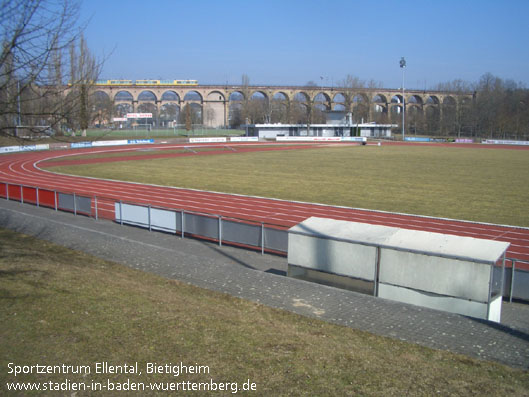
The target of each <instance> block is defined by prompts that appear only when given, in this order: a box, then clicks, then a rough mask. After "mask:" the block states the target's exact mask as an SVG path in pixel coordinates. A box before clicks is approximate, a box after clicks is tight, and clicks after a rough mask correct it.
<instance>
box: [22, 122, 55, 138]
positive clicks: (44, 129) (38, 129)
mask: <svg viewBox="0 0 529 397" xmlns="http://www.w3.org/2000/svg"><path fill="white" fill-rule="evenodd" d="M12 128H13V129H14V131H15V136H16V137H18V138H37V137H42V136H43V135H46V136H51V135H54V134H55V131H54V130H53V129H52V128H51V126H50V125H16V126H14V127H12Z"/></svg>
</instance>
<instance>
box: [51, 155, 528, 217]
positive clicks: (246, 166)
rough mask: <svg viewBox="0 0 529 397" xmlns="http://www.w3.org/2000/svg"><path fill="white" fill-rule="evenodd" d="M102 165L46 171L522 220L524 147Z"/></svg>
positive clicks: (525, 169) (445, 214)
mask: <svg viewBox="0 0 529 397" xmlns="http://www.w3.org/2000/svg"><path fill="white" fill-rule="evenodd" d="M109 164H110V165H109ZM109 164H90V165H80V166H67V167H53V168H52V169H53V170H55V171H58V172H65V173H69V174H78V175H86V176H95V177H101V178H109V179H118V180H127V181H137V182H144V183H152V184H158V185H169V186H177V187H188V188H194V189H204V190H212V191H220V192H230V193H239V194H246V195H256V196H264V197H274V198H281V199H286V200H299V201H306V202H316V203H324V204H333V205H342V206H348V207H359V208H368V209H375V210H383V211H395V212H404V213H410V214H420V215H429V216H439V217H446V218H454V219H464V220H472V221H481V222H491V223H498V224H510V225H518V226H529V211H527V204H528V197H529V188H528V187H529V151H525V150H508V149H476V148H461V147H442V146H439V147H432V146H421V145H413V146H391V145H382V146H380V147H378V146H356V147H332V148H331V147H329V148H321V149H311V150H289V151H270V152H254V153H240V154H237V155H213V156H196V157H185V158H166V159H157V160H137V161H131V162H120V163H109Z"/></svg>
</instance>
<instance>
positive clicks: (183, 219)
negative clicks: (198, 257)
mask: <svg viewBox="0 0 529 397" xmlns="http://www.w3.org/2000/svg"><path fill="white" fill-rule="evenodd" d="M184 222H185V217H184V210H182V221H181V223H182V225H181V226H182V238H184Z"/></svg>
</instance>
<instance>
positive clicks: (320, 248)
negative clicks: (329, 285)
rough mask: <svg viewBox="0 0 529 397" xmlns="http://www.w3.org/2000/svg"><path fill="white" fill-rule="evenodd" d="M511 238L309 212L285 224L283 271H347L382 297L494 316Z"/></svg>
mask: <svg viewBox="0 0 529 397" xmlns="http://www.w3.org/2000/svg"><path fill="white" fill-rule="evenodd" d="M509 245H510V244H509V243H506V242H501V241H495V240H484V239H476V238H471V237H460V236H454V235H447V234H440V233H431V232H423V231H417V230H407V229H401V228H395V227H388V226H381V225H371V224H365V223H358V222H348V221H339V220H334V219H325V218H317V217H311V218H309V219H307V220H305V221H303V222H301V223H299V224H298V225H296V226H294V227H292V228H290V229H289V241H288V264H289V275H290V276H293V277H298V278H305V279H313V280H316V281H317V280H318V276H319V274H318V272H323V273H327V275H325V276H323V280H322V281H323V282H325V281H327V280H328V279H329V276H328V274H332V275H335V276H336V277H335V279H334V281H333V283H334V284H336V283H344V284H345V283H346V281H345V280H344V278H343V277H349V278H352V279H355V280H358V282H357V283H356V284H357V285H360V287H361V288H362V289H364V290H365V289H367V290H369V289H371V290H372V293H373V295H375V296H379V297H381V298H386V299H391V300H396V301H399V302H405V303H410V304H415V305H419V306H425V307H430V308H434V309H438V310H445V311H449V312H452V313H459V314H464V315H468V316H472V317H477V318H481V319H487V320H491V321H495V322H500V318H501V306H502V293H503V285H504V273H505V272H504V264H505V263H504V262H505V252H506V251H507V249H508V247H509ZM306 269H309V270H310V271H311V272H307V271H306ZM353 289H355V288H354V287H353Z"/></svg>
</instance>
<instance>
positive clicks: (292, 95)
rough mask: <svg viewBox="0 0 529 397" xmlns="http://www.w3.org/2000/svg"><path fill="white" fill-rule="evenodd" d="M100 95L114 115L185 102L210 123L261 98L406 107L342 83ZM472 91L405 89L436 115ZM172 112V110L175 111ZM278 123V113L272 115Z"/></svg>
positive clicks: (363, 114) (397, 99) (344, 107)
mask: <svg viewBox="0 0 529 397" xmlns="http://www.w3.org/2000/svg"><path fill="white" fill-rule="evenodd" d="M94 93H95V94H96V95H97V96H98V97H100V98H101V97H102V98H105V99H107V100H109V101H110V103H111V104H112V106H113V111H112V113H113V117H117V116H121V115H123V114H124V113H127V112H152V113H155V114H157V115H160V114H164V113H165V114H167V113H168V109H171V112H172V114H178V113H179V112H180V110H181V109H183V108H184V106H185V105H187V104H190V105H192V106H194V107H196V108H197V109H198V110H199V111H200V113H201V115H202V122H203V123H204V124H205V125H207V126H209V127H221V126H226V125H228V124H229V117H230V110H231V109H232V107H234V106H235V107H236V106H241V105H242V104H243V103H244V102H245V101H261V103H264V104H266V107H267V108H268V109H269V114H271V113H272V112H273V111H274V109H278V108H283V109H285V111H286V112H288V111H289V110H290V108H291V106H292V105H294V104H296V105H298V106H302V107H305V108H307V109H308V108H309V107H311V106H315V107H318V108H320V109H321V110H341V111H349V112H352V113H353V117H354V118H355V119H356V120H360V118H362V119H364V121H374V120H375V119H376V116H377V115H387V116H388V118H391V117H394V118H395V119H398V117H396V116H398V114H400V113H401V112H402V106H403V97H402V91H401V90H399V89H381V88H340V87H324V86H323V87H306V86H264V85H263V86H242V85H197V86H176V85H175V86H170V85H163V86H160V85H132V84H131V85H119V86H112V85H98V86H95V87H94ZM472 98H473V94H472V93H471V92H466V93H460V92H446V91H426V90H405V93H404V100H405V104H406V112H407V114H419V115H423V114H424V115H426V114H434V115H436V116H437V117H442V116H443V112H446V111H447V110H450V111H451V112H454V111H458V110H459V109H460V108H461V107H464V106H467V105H469V104H470V103H471V102H472ZM171 112H169V113H171ZM267 121H268V122H273V121H274V118H273V117H268V120H267Z"/></svg>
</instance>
